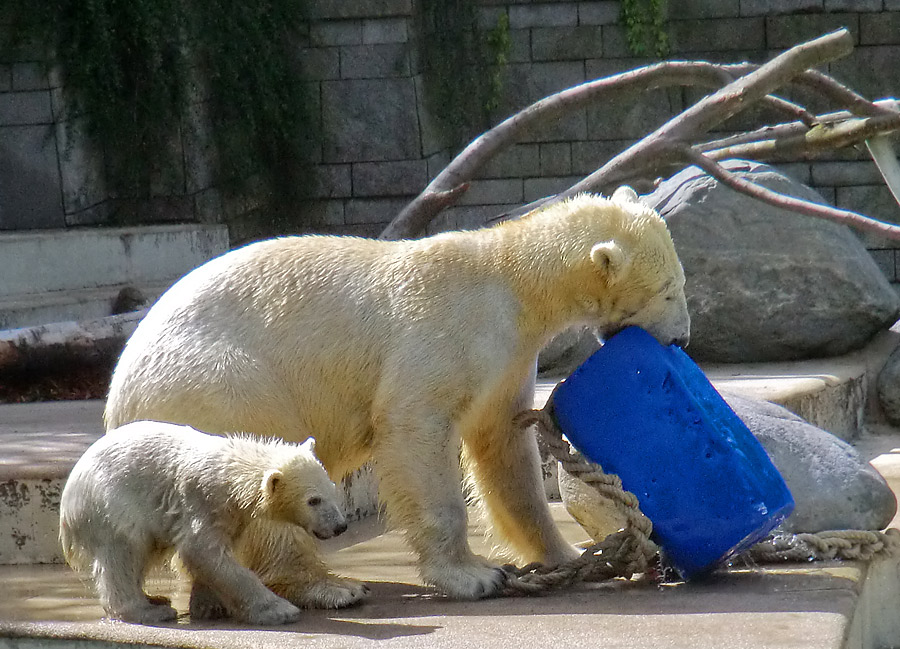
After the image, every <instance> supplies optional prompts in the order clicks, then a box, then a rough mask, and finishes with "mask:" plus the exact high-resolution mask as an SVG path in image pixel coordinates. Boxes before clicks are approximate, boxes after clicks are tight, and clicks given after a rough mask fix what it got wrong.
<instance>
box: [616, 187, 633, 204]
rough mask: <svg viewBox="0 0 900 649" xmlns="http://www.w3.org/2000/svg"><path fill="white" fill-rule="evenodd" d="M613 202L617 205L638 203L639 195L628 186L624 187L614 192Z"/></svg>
mask: <svg viewBox="0 0 900 649" xmlns="http://www.w3.org/2000/svg"><path fill="white" fill-rule="evenodd" d="M612 200H613V201H615V202H617V203H637V202H638V195H637V192H636V191H634V190H633V189H632V188H631V187H629V186H628V185H622V186H621V187H619V188H618V189H617V190H616V191H614V192H613V195H612Z"/></svg>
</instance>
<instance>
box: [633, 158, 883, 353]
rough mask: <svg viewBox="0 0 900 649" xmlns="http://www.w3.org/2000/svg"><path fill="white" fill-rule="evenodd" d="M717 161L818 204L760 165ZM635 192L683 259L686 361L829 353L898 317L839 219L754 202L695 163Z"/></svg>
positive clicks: (846, 348)
mask: <svg viewBox="0 0 900 649" xmlns="http://www.w3.org/2000/svg"><path fill="white" fill-rule="evenodd" d="M723 164H724V165H725V166H726V167H727V168H728V169H730V170H731V171H732V172H734V173H737V174H738V175H739V176H741V177H742V178H744V179H747V180H750V181H752V182H755V183H758V184H760V185H763V186H765V187H768V188H769V189H772V190H775V191H778V192H780V193H783V194H788V195H791V196H796V197H799V198H803V199H806V200H809V201H813V202H818V203H824V202H825V201H824V199H823V198H822V197H821V196H820V195H819V194H817V193H816V192H815V191H813V190H812V189H810V188H809V187H806V186H804V185H802V184H800V183H797V182H795V181H793V180H791V179H789V178H787V177H786V176H784V175H783V174H781V173H779V172H778V171H776V170H775V169H773V168H772V167H769V166H767V165H763V164H760V163H757V162H748V161H742V160H729V161H725V162H724V163H723ZM643 200H644V201H645V202H646V203H648V204H650V205H652V206H653V207H654V208H656V209H657V210H658V211H659V212H660V214H661V215H662V216H663V217H664V218H665V219H666V221H667V222H668V225H669V229H670V230H671V232H672V238H673V239H674V241H675V247H676V248H677V250H678V254H679V257H680V258H681V262H682V265H683V266H684V270H685V275H686V277H687V287H686V293H687V299H688V308H689V310H690V313H691V344H690V346H689V347H688V350H687V351H688V352H689V353H690V355H691V356H692V357H693V358H694V359H695V360H698V361H710V362H723V363H745V362H763V361H786V360H798V359H805V358H815V357H827V356H835V355H840V354H844V353H847V352H850V351H853V350H856V349H859V348H861V347H862V346H863V345H864V344H865V343H866V342H868V340H869V339H870V338H871V337H872V336H873V335H875V334H876V333H877V332H879V331H880V330H882V329H886V328H888V327H890V326H891V325H892V324H893V323H894V322H895V321H896V320H897V314H898V311H900V298H898V296H897V294H896V293H895V292H894V291H893V290H892V289H891V286H890V283H889V282H888V280H887V279H886V278H885V277H884V275H883V274H882V272H881V270H880V269H879V268H878V266H877V265H876V264H875V262H874V261H873V260H872V258H871V256H870V255H869V253H868V251H866V249H865V247H864V246H863V245H862V243H861V242H860V240H859V239H858V238H857V237H856V236H855V235H854V234H853V232H851V231H850V230H849V229H848V228H847V227H845V226H842V225H838V224H835V223H832V222H830V221H826V220H824V219H820V218H815V217H810V216H804V215H800V214H796V213H793V212H790V211H787V210H783V209H779V208H775V207H772V206H770V205H768V204H766V203H762V202H761V201H757V200H754V199H752V198H749V197H747V196H744V195H742V194H739V193H737V192H735V191H733V190H731V189H729V188H727V187H724V186H722V185H721V184H720V183H719V182H718V181H716V180H715V179H713V178H712V177H710V176H708V175H706V174H705V173H703V172H702V171H701V170H700V169H699V168H697V167H689V168H687V169H685V170H683V171H681V172H679V173H677V174H675V175H674V176H672V177H671V178H669V179H667V180H664V181H662V183H661V184H660V185H659V186H658V187H657V189H656V190H655V191H654V192H653V193H652V194H649V195H647V196H645V197H643Z"/></svg>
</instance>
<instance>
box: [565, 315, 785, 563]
mask: <svg viewBox="0 0 900 649" xmlns="http://www.w3.org/2000/svg"><path fill="white" fill-rule="evenodd" d="M550 410H551V412H552V414H553V417H554V418H555V420H556V422H557V424H558V426H559V428H560V430H561V431H562V432H563V433H564V434H565V436H566V437H567V438H568V440H569V441H570V442H571V443H572V445H573V446H575V448H577V449H578V450H579V451H581V452H582V453H583V454H584V455H586V456H587V457H589V458H590V459H591V460H593V461H594V462H596V463H598V464H600V465H601V466H602V467H603V470H604V471H606V472H608V473H615V474H617V475H618V476H619V478H621V480H622V485H623V486H624V487H625V489H627V490H628V491H631V492H632V493H634V494H635V496H637V498H638V500H639V501H640V507H641V511H642V512H644V514H645V515H646V516H647V517H648V518H649V519H650V521H651V522H652V523H653V527H654V535H655V538H656V541H657V542H658V543H659V545H660V546H661V548H662V550H663V551H664V553H665V554H666V555H667V556H668V558H669V559H670V560H671V562H672V564H673V565H674V566H675V568H676V569H677V570H678V572H679V573H680V574H681V576H682V577H683V578H685V579H689V578H691V577H693V576H696V575H698V574H700V573H703V572H705V571H707V570H709V569H711V568H713V567H715V566H716V565H718V564H720V563H721V562H723V561H725V560H726V559H727V558H728V557H730V556H732V555H733V554H736V553H738V552H742V551H743V550H745V549H747V548H748V547H750V546H751V545H753V544H754V543H756V542H757V541H759V540H761V539H762V538H764V537H765V536H766V535H767V534H768V533H769V532H770V531H771V530H772V529H773V528H775V527H776V526H777V525H778V524H779V523H780V522H781V521H782V520H784V518H785V517H787V516H788V514H790V512H791V511H792V510H793V507H794V501H793V498H792V497H791V493H790V491H789V490H788V488H787V485H786V484H785V483H784V480H783V479H782V477H781V474H780V473H779V472H778V470H777V469H776V468H775V466H774V465H773V464H772V461H771V460H770V459H769V456H768V455H767V454H766V452H765V449H763V447H762V445H760V443H759V442H758V441H757V439H756V438H755V437H754V435H753V433H751V432H750V430H749V429H748V428H747V426H746V425H744V423H743V422H742V421H741V419H740V418H739V417H738V416H737V415H736V414H735V413H734V411H733V410H732V409H731V408H730V407H729V406H728V404H727V403H725V401H724V399H722V397H721V396H720V395H719V393H718V392H716V390H715V388H714V387H713V386H712V384H711V383H710V382H709V380H708V379H707V378H706V376H705V375H704V374H703V372H702V371H701V370H700V368H699V367H697V365H696V364H695V363H694V362H693V361H692V360H691V359H690V357H689V356H688V355H687V354H685V353H684V351H682V350H681V349H680V348H678V347H675V346H670V347H663V346H662V345H660V344H659V343H658V342H657V341H656V340H655V339H654V338H653V337H652V336H651V335H650V334H648V333H647V332H646V331H644V330H643V329H639V328H637V327H630V328H628V329H625V330H623V331H622V332H620V333H618V334H617V335H615V336H613V337H612V338H610V339H609V340H608V341H607V342H606V344H605V345H604V346H603V347H602V348H601V349H600V350H598V351H597V352H596V353H594V354H593V355H592V356H591V357H590V358H589V359H588V360H587V361H585V362H584V363H583V364H582V365H581V366H580V367H579V368H578V369H577V370H575V372H574V373H572V375H571V376H570V377H568V378H567V379H566V380H565V381H564V382H563V383H561V384H560V386H559V387H558V388H557V389H556V391H555V392H554V394H553V398H552V403H551V404H550Z"/></svg>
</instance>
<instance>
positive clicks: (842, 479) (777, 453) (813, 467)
mask: <svg viewBox="0 0 900 649" xmlns="http://www.w3.org/2000/svg"><path fill="white" fill-rule="evenodd" d="M722 396H723V397H724V398H725V400H726V401H727V402H728V405H730V406H731V408H732V409H733V410H734V411H735V412H736V413H737V415H738V416H739V417H740V418H741V419H742V420H743V422H744V423H745V424H747V427H748V428H749V429H750V430H751V431H752V432H753V434H754V435H755V436H756V439H758V440H759V442H760V443H761V444H762V445H763V447H764V448H765V449H766V452H767V453H768V454H769V457H770V458H771V459H772V463H773V464H775V466H776V467H777V468H778V470H779V471H780V472H781V475H782V477H783V478H784V481H785V482H786V483H787V486H788V488H789V489H790V490H791V494H792V495H793V496H794V502H795V503H796V507H795V508H794V512H793V513H792V514H791V515H790V516H789V517H788V519H787V520H786V521H785V523H784V525H783V528H784V529H785V531H788V532H795V533H796V532H821V531H823V530H839V529H859V530H880V529H884V528H885V527H887V525H888V523H890V522H891V519H892V518H893V517H894V514H895V513H896V512H897V499H896V497H895V496H894V492H893V491H891V488H890V486H889V485H888V483H887V482H886V481H885V479H884V478H883V477H882V476H881V474H880V473H878V471H876V470H875V468H874V467H873V466H872V465H871V464H869V463H868V462H866V461H865V460H863V459H862V458H861V457H860V455H859V453H857V452H856V449H854V448H853V447H852V446H850V445H849V444H847V443H846V442H844V441H843V440H840V439H838V438H837V437H835V436H834V435H832V434H831V433H829V432H827V431H824V430H822V429H821V428H816V427H815V426H813V425H812V424H809V423H807V422H806V421H804V420H803V419H801V418H800V417H797V416H796V415H795V414H793V413H792V412H790V411H789V410H786V409H785V408H782V407H781V406H777V405H775V404H772V403H768V402H761V401H756V400H752V399H746V398H743V397H739V396H736V395H732V394H723V395H722Z"/></svg>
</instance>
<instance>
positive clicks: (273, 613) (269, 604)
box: [242, 596, 300, 626]
mask: <svg viewBox="0 0 900 649" xmlns="http://www.w3.org/2000/svg"><path fill="white" fill-rule="evenodd" d="M242 617H243V618H244V621H245V622H247V623H248V624H255V625H259V626H274V625H276V624H291V623H292V622H296V621H297V620H299V619H300V609H299V608H297V607H296V606H294V605H293V604H291V603H290V602H289V601H287V600H286V599H282V598H280V597H278V596H273V598H272V599H267V600H266V601H265V602H261V603H259V604H257V605H256V606H253V607H251V608H250V609H249V610H248V611H247V613H246V614H245V615H243V616H242Z"/></svg>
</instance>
